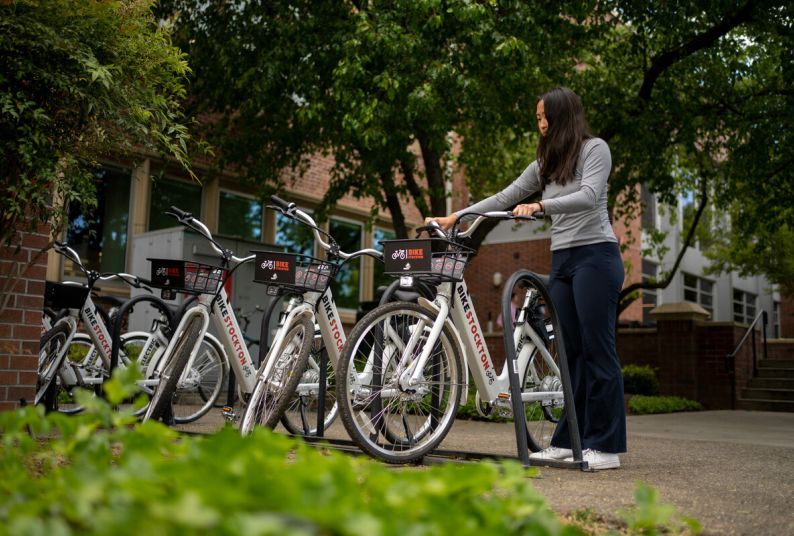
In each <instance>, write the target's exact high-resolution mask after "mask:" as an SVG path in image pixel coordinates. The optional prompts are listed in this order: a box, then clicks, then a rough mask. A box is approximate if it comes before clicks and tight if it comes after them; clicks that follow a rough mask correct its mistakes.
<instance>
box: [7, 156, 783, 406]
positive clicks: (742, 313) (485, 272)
mask: <svg viewBox="0 0 794 536" xmlns="http://www.w3.org/2000/svg"><path fill="white" fill-rule="evenodd" d="M203 164H206V162H204V163H203ZM331 165H332V161H331V160H330V158H323V157H320V156H317V157H314V158H313V160H312V166H311V168H310V169H309V171H308V173H307V174H306V175H305V176H303V177H301V178H296V179H294V180H288V181H287V190H288V193H287V194H286V196H287V197H289V199H290V200H291V201H295V202H296V203H297V204H298V205H299V206H300V207H301V208H303V209H304V210H308V211H312V210H313V209H314V208H315V207H316V206H317V204H318V203H319V202H320V200H321V199H322V196H323V194H324V193H325V192H326V190H327V189H328V184H329V180H330V179H329V171H330V168H331ZM196 167H197V169H198V172H199V176H201V169H202V162H199V163H198V164H197V165H196ZM96 182H97V186H98V196H99V205H98V207H97V209H96V210H94V211H92V213H91V214H84V213H83V212H82V211H81V209H80V208H79V207H72V208H71V212H70V224H69V227H68V229H67V231H66V233H65V234H66V236H64V237H61V238H64V239H66V240H67V241H68V243H69V244H70V245H71V246H72V247H74V248H75V249H76V250H77V251H78V253H79V254H80V256H81V258H82V259H83V260H84V262H85V263H86V265H87V266H89V267H90V268H94V269H96V270H99V271H103V272H107V271H131V267H132V265H133V260H134V259H135V258H136V256H138V257H139V256H140V252H136V251H134V247H133V246H134V243H135V240H134V239H135V237H136V236H139V235H141V234H142V233H147V232H150V231H155V230H158V229H163V228H167V227H173V226H174V225H175V222H174V220H172V219H170V218H168V217H166V216H164V215H163V211H164V210H165V209H167V208H168V207H170V206H171V205H176V206H179V207H181V208H183V209H186V210H190V211H191V212H193V213H194V215H196V216H197V217H199V218H200V219H201V220H202V221H204V222H205V223H206V224H207V226H208V227H209V228H210V230H211V231H212V232H213V233H214V234H216V235H217V236H220V237H232V238H240V239H245V240H246V241H247V242H248V243H250V242H262V243H270V244H275V243H278V244H284V243H288V244H290V245H291V246H293V247H299V248H305V247H306V246H305V244H299V243H298V241H297V239H298V238H301V237H302V236H303V237H305V235H298V236H296V235H294V234H293V233H292V232H291V231H290V223H289V221H285V220H284V219H283V218H282V217H280V216H279V215H277V214H276V213H274V212H273V211H271V210H268V209H266V208H265V207H264V206H263V205H262V204H261V203H260V202H259V201H258V200H257V198H256V197H255V196H254V195H253V192H252V188H251V187H250V186H246V185H245V184H242V183H241V182H240V181H238V180H236V179H235V178H234V177H230V176H224V177H215V178H212V179H206V180H203V182H202V184H198V183H196V182H194V181H191V180H190V179H188V178H187V177H185V176H184V175H182V174H180V173H179V172H178V171H177V170H175V169H172V168H170V167H168V166H164V165H163V164H162V163H160V162H159V161H158V160H155V159H150V158H146V159H142V160H141V161H139V162H136V163H134V164H131V163H129V162H107V163H106V164H105V165H104V166H103V167H102V168H101V169H100V170H99V171H98V172H97V173H96ZM449 182H450V183H449V186H448V190H449V192H450V196H449V199H448V208H449V210H450V211H452V210H458V209H461V208H464V207H465V206H467V205H468V204H469V202H470V200H469V195H468V191H467V189H466V187H465V180H464V176H463V174H462V173H460V172H457V173H452V174H451V175H450V181H449ZM646 201H647V200H646ZM371 206H372V202H371V200H368V199H354V198H345V199H343V200H342V201H341V202H340V203H338V205H337V206H336V207H335V210H334V212H333V214H332V215H331V217H330V220H329V222H328V223H326V228H328V229H329V230H330V231H331V232H332V234H333V235H334V236H335V237H336V238H337V240H338V241H339V242H340V245H342V247H343V249H346V250H352V249H358V248H364V247H377V245H378V242H379V241H380V240H381V239H384V238H390V237H392V236H393V231H392V228H391V223H390V215H389V214H388V213H381V214H379V216H378V217H377V218H376V221H375V222H374V224H372V225H371V226H368V225H366V222H367V221H368V219H369V216H370V211H371ZM649 206H650V207H651V209H650V212H651V217H650V218H649V217H648V214H647V213H644V215H643V220H642V221H636V222H633V223H632V225H631V227H630V228H628V229H627V228H624V227H623V226H622V225H621V224H616V226H615V231H616V235H617V236H618V237H619V240H620V241H621V244H622V245H623V249H624V261H625V264H626V266H627V268H628V270H627V278H626V283H625V284H627V285H628V284H630V283H631V282H635V281H640V280H641V279H643V278H646V277H650V276H653V275H656V274H658V273H659V271H660V270H662V269H664V268H665V267H669V265H670V264H671V262H672V259H673V258H674V255H675V253H677V251H678V249H677V248H678V247H680V246H677V245H676V243H675V241H678V240H680V231H681V230H680V228H679V229H671V228H669V225H670V224H669V222H665V221H662V218H660V217H659V215H658V214H657V212H658V211H657V210H656V206H655V204H649ZM404 208H405V216H406V220H407V223H408V225H409V226H416V225H418V224H419V223H420V217H419V213H418V211H417V210H416V209H415V207H413V206H412V205H410V204H407V205H406V206H405V207H404ZM648 221H651V222H653V224H654V225H657V226H662V227H664V226H665V225H667V226H668V228H666V230H668V231H671V232H670V235H671V236H670V238H669V240H671V248H670V249H671V253H670V254H668V256H667V257H665V258H664V259H648V258H643V256H642V253H641V244H642V238H640V239H634V240H632V239H631V237H642V235H643V227H644V225H647V224H648ZM679 221H680V219H679ZM46 242H47V236H46V229H43V228H42V229H39V233H37V234H33V235H30V236H28V237H26V238H25V239H24V240H23V244H22V248H21V249H20V251H19V252H16V253H15V252H14V251H13V250H10V249H6V250H3V257H2V261H0V269H2V270H4V271H7V270H10V269H11V267H12V266H13V265H14V264H13V262H12V257H13V259H15V260H17V261H22V262H28V261H29V259H30V258H31V255H34V254H35V252H36V251H37V248H40V247H41V246H43V245H45V244H46ZM549 245H550V241H549V234H548V230H547V229H544V228H543V227H542V225H540V224H537V223H522V224H515V223H512V222H503V223H501V224H499V226H497V227H496V228H495V229H494V230H493V231H492V232H491V233H490V234H489V235H488V237H487V240H486V241H485V242H484V243H483V246H482V247H481V249H480V251H479V254H478V255H477V257H476V258H475V259H474V261H473V262H472V264H471V266H470V267H469V269H468V272H467V281H468V282H469V287H470V290H471V292H472V294H473V296H474V299H475V303H476V306H477V310H478V316H479V318H480V320H481V322H482V323H483V324H484V327H487V326H490V325H492V324H495V321H496V318H497V316H498V315H499V311H500V307H499V300H500V299H501V294H502V285H503V282H504V281H506V280H507V278H508V277H509V276H510V275H511V274H512V273H513V272H514V271H516V270H517V269H520V268H526V269H530V270H533V271H536V272H539V273H548V272H549V269H550V266H551V254H550V251H549ZM693 249H695V251H694V252H692V253H689V252H688V253H687V257H686V258H685V259H687V258H690V260H689V261H686V260H685V263H684V264H683V265H682V269H681V271H680V273H679V274H677V275H676V278H675V279H674V283H673V284H672V285H671V286H670V287H669V288H668V289H666V290H665V291H659V292H646V293H644V294H643V296H642V298H641V299H640V300H637V301H636V302H635V303H634V304H632V306H631V307H630V308H629V309H627V310H626V311H624V313H623V314H622V315H621V318H620V320H621V323H622V324H626V325H632V326H635V327H636V326H648V327H647V328H640V329H655V328H653V326H654V324H655V320H654V319H653V318H652V316H651V315H650V311H651V310H653V309H654V308H655V307H657V306H659V305H662V304H665V303H677V302H683V301H686V300H689V301H693V302H696V303H699V304H700V305H702V306H704V307H706V308H707V310H708V311H709V313H710V314H711V316H712V320H718V321H721V322H726V323H727V324H726V325H731V326H734V324H735V326H736V328H735V330H739V331H741V329H742V328H741V326H742V325H744V324H746V323H747V321H748V320H751V318H752V316H753V315H754V314H755V312H756V311H759V310H761V309H767V310H768V312H769V318H770V320H771V324H770V327H769V336H770V337H783V336H788V337H792V336H794V303H793V302H792V301H786V300H783V299H781V297H780V296H779V294H777V293H776V292H774V291H773V292H768V291H767V292H766V293H765V292H764V289H765V288H766V287H768V286H769V285H768V284H766V285H765V283H764V280H763V279H762V278H750V279H741V278H737V277H735V276H734V275H732V274H727V275H725V276H720V277H718V278H715V277H713V276H703V267H704V262H703V259H702V255H700V254H699V251H697V250H696V248H693ZM241 253H242V252H241ZM315 253H316V252H315ZM350 270H351V272H350V274H349V276H350V277H348V278H347V279H348V283H347V284H345V285H341V286H340V287H339V288H337V289H336V290H335V294H336V295H338V296H339V298H340V299H339V306H340V313H341V315H342V318H343V320H344V321H345V322H346V323H352V322H353V321H354V320H355V313H356V308H357V307H358V306H359V304H360V303H361V302H365V301H368V300H372V299H373V298H374V297H375V289H376V287H377V286H378V285H379V284H381V283H383V282H386V281H388V279H387V278H385V277H384V276H383V275H382V271H381V269H380V268H379V266H378V264H377V263H376V262H375V261H374V260H372V259H370V258H366V257H365V258H363V259H362V260H361V261H360V262H359V263H357V264H354V265H352V266H351V267H350ZM497 274H498V275H497ZM45 275H46V278H47V279H50V280H63V279H73V280H79V279H80V274H79V273H78V272H77V271H76V270H75V268H74V266H72V265H71V263H70V262H69V261H65V260H64V259H63V258H62V257H60V256H59V255H57V254H55V253H54V252H50V253H49V256H48V257H47V259H46V262H45V259H44V258H42V259H39V260H38V261H37V262H36V263H34V265H33V266H32V267H31V269H30V270H29V271H28V272H27V273H26V275H25V278H24V279H23V280H22V281H20V283H18V284H17V286H16V287H15V288H14V291H13V296H12V298H11V301H10V302H9V306H8V307H7V308H6V310H5V311H4V312H3V316H2V319H1V320H2V321H1V322H0V345H1V346H0V349H1V351H0V378H1V380H0V408H7V407H11V406H13V405H15V404H18V403H19V400H20V399H23V398H24V399H26V400H30V399H31V398H32V395H31V393H32V385H35V370H36V366H35V360H36V358H35V354H36V350H37V346H38V338H39V333H40V313H39V312H40V310H41V293H42V291H43V279H44V276H45ZM709 289H711V290H710V292H709ZM102 290H103V291H104V292H108V293H112V294H118V295H126V294H128V293H129V290H128V289H127V288H126V287H123V286H120V285H113V284H104V285H103V288H102ZM732 312H733V314H732ZM489 319H490V320H491V323H489V322H488V320H489ZM255 325H256V322H253V323H252V328H251V329H252V331H253V330H255V329H256V327H255ZM726 329H727V328H726ZM731 329H734V328H733V327H732V328H731ZM735 330H734V331H735ZM624 333H626V335H624V334H621V340H620V344H622V348H623V349H625V352H624V353H625V356H626V359H624V361H627V362H633V361H635V356H633V355H629V354H631V352H632V350H631V348H634V347H635V346H634V345H635V343H633V342H625V343H624V341H634V340H635V339H636V333H633V334H628V332H624ZM627 337H628V338H627ZM706 338H708V337H706ZM732 339H733V337H732ZM488 340H489V346H491V347H492V349H493V350H494V351H495V352H496V353H499V351H500V349H499V348H498V347H499V346H500V344H501V343H500V338H499V336H498V335H497V334H496V333H494V334H493V335H491V336H490V337H488ZM699 340H705V339H699ZM699 344H700V343H699ZM703 344H707V343H703ZM722 351H723V350H722V348H721V349H720V350H719V352H722Z"/></svg>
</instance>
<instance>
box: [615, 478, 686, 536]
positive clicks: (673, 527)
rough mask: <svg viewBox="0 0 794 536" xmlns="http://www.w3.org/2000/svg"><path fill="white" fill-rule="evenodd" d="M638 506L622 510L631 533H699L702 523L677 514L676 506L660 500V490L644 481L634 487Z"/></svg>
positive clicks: (652, 535) (653, 535) (650, 535)
mask: <svg viewBox="0 0 794 536" xmlns="http://www.w3.org/2000/svg"><path fill="white" fill-rule="evenodd" d="M634 500H635V502H636V506H635V507H633V508H631V509H628V510H625V511H623V512H622V516H621V517H622V518H623V520H624V521H625V522H626V525H627V527H628V530H629V533H630V534H644V535H647V536H655V535H657V534H670V533H674V534H699V533H700V531H701V526H700V523H699V522H698V521H697V520H695V519H693V518H691V517H686V516H682V517H681V518H680V519H679V518H678V517H677V516H676V515H675V513H676V512H675V508H674V507H673V506H672V505H670V504H665V503H662V502H660V501H659V494H658V492H657V491H656V490H655V489H653V488H652V487H650V486H649V485H647V484H645V483H643V482H637V485H636V487H635V489H634Z"/></svg>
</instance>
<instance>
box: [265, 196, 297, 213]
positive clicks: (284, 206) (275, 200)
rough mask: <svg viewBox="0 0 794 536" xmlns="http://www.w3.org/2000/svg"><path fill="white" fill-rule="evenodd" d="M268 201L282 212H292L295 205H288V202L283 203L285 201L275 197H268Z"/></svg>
mask: <svg viewBox="0 0 794 536" xmlns="http://www.w3.org/2000/svg"><path fill="white" fill-rule="evenodd" d="M270 200H271V201H273V203H274V204H275V205H276V206H277V207H278V208H280V209H281V210H284V211H287V210H292V209H293V208H295V203H290V202H289V201H285V200H283V199H281V198H280V197H279V196H277V195H271V196H270Z"/></svg>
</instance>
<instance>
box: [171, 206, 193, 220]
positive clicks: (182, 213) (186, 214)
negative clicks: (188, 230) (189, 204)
mask: <svg viewBox="0 0 794 536" xmlns="http://www.w3.org/2000/svg"><path fill="white" fill-rule="evenodd" d="M169 212H171V213H173V214H174V215H175V216H176V217H177V218H179V219H180V220H187V219H190V218H192V217H193V214H191V213H190V212H186V211H184V210H182V209H181V208H178V207H175V206H173V205H172V206H171V208H170V209H169Z"/></svg>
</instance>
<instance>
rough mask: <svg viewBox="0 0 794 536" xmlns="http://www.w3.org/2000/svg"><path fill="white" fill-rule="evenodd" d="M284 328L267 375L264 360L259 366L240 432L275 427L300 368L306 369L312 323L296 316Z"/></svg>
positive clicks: (298, 380) (284, 408)
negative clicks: (261, 427)
mask: <svg viewBox="0 0 794 536" xmlns="http://www.w3.org/2000/svg"><path fill="white" fill-rule="evenodd" d="M284 329H285V333H286V336H285V337H284V340H283V342H282V343H281V348H280V349H279V350H278V352H277V353H275V354H273V356H272V357H271V359H275V361H274V362H273V363H272V366H271V367H270V370H269V372H268V375H267V376H265V375H264V371H265V368H266V367H267V365H268V364H269V363H268V362H267V361H266V362H264V363H262V364H261V365H260V367H259V373H258V374H257V381H256V386H255V387H254V392H253V393H252V394H251V399H250V400H249V401H248V405H247V406H246V408H245V413H244V414H243V419H242V421H241V422H240V432H241V433H242V434H243V435H247V434H249V433H251V431H252V430H253V429H254V426H257V425H258V426H266V427H268V428H274V427H275V426H276V424H278V421H279V419H280V418H281V416H282V415H283V414H284V411H285V410H286V408H287V404H289V402H290V399H291V398H292V395H293V393H294V392H295V388H296V387H297V386H298V382H300V379H301V371H303V370H304V369H305V368H306V362H307V361H308V359H309V352H310V350H311V347H312V344H313V341H314V323H313V322H312V321H311V320H309V319H308V318H306V317H305V316H299V317H295V318H294V319H293V320H292V321H291V322H290V324H289V325H287V326H285V327H284Z"/></svg>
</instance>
